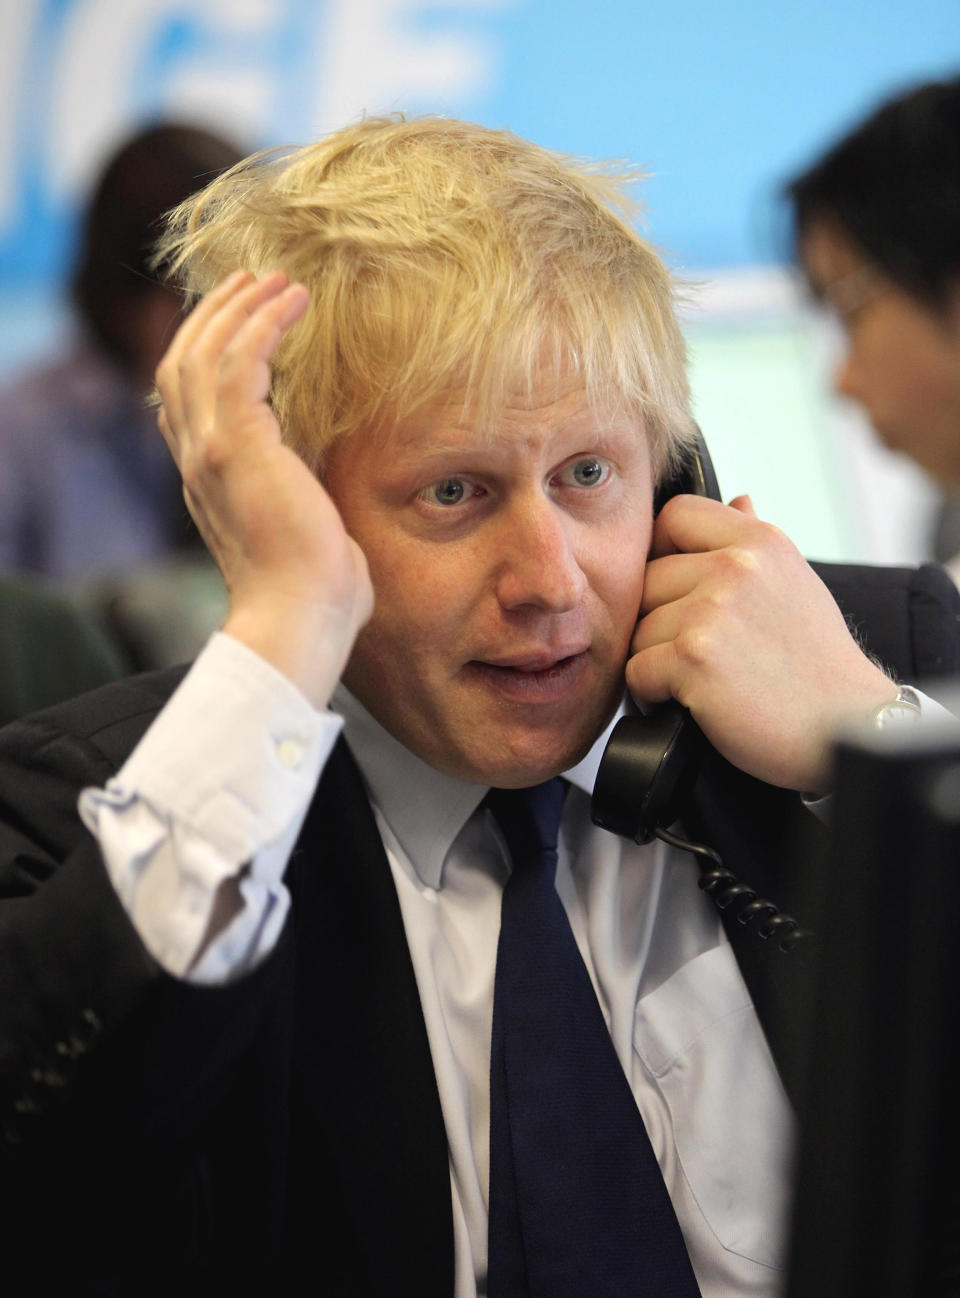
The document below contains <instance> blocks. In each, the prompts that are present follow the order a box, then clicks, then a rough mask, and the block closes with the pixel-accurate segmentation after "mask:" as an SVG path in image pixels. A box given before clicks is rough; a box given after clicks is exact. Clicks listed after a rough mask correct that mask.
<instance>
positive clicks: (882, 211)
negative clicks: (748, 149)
mask: <svg viewBox="0 0 960 1298" xmlns="http://www.w3.org/2000/svg"><path fill="white" fill-rule="evenodd" d="M785 193H786V196H787V199H788V200H789V201H790V202H791V204H792V207H793V228H794V241H795V244H796V245H799V242H800V239H801V238H802V236H803V234H804V231H805V230H806V228H807V227H808V225H809V224H810V223H811V222H812V221H821V220H826V221H829V222H833V223H835V224H836V225H837V226H838V227H839V228H840V230H841V232H842V233H843V234H845V235H847V236H849V238H850V239H851V240H852V241H853V242H854V243H855V244H856V245H857V246H858V247H859V248H860V249H861V250H862V251H863V252H864V253H865V254H866V256H867V257H868V259H869V260H871V261H872V262H874V263H875V264H876V266H877V267H878V268H879V269H880V270H881V271H882V272H883V273H884V274H885V275H886V276H887V277H888V278H889V279H891V280H893V281H894V283H896V284H898V285H899V286H900V287H901V288H903V289H905V290H906V291H907V292H908V293H911V294H913V295H914V297H916V298H918V299H919V300H920V301H922V302H923V303H925V304H926V305H928V306H930V307H932V308H934V309H935V310H941V309H942V308H944V307H945V306H946V305H947V302H948V299H949V296H950V293H951V290H952V289H954V288H955V287H956V285H957V283H958V281H960V77H958V78H954V79H952V80H948V81H937V82H932V83H930V84H928V85H923V86H919V87H916V88H914V89H911V90H909V91H907V92H905V93H904V94H901V95H898V96H897V97H896V98H895V99H891V100H890V101H889V102H887V103H885V104H883V105H882V106H881V107H880V108H878V109H877V110H876V111H875V112H874V113H872V114H871V115H870V116H869V117H868V118H867V119H866V120H865V121H864V122H863V123H862V124H861V125H859V126H858V127H856V129H855V130H853V131H852V132H850V134H848V135H846V136H844V137H843V138H842V139H841V140H839V141H838V142H837V143H836V144H834V145H833V147H832V148H831V149H830V150H829V151H828V152H827V153H826V154H825V155H824V156H823V157H822V158H821V159H820V160H819V161H818V162H816V163H814V164H813V166H811V167H810V168H809V169H808V170H807V171H805V172H803V173H802V174H801V175H799V176H798V177H797V178H796V179H795V180H793V181H792V182H791V183H790V184H789V185H788V186H787V187H786V190H785Z"/></svg>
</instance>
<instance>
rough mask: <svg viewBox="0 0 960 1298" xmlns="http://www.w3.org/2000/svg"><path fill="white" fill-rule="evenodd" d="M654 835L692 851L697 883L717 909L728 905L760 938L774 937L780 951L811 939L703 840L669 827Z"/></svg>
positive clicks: (808, 933) (684, 849)
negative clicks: (697, 863) (690, 839)
mask: <svg viewBox="0 0 960 1298" xmlns="http://www.w3.org/2000/svg"><path fill="white" fill-rule="evenodd" d="M653 832H654V835H655V836H656V837H657V838H659V839H660V840H661V841H662V842H664V843H667V844H669V846H670V847H678V848H680V850H681V851H683V852H693V854H694V855H695V856H697V857H699V858H700V870H701V873H700V878H699V879H698V881H697V883H698V886H699V887H700V888H701V889H702V890H703V891H704V892H705V893H707V894H708V895H709V896H711V897H712V898H713V902H714V905H715V906H716V907H717V909H718V910H720V911H724V910H727V909H728V908H729V907H730V906H733V907H734V908H735V909H734V911H733V914H734V916H735V917H736V919H737V922H738V923H740V924H743V925H745V926H748V927H749V926H751V925H752V926H753V928H752V931H753V932H754V933H756V935H757V936H758V937H759V938H762V939H763V941H765V942H766V941H769V939H770V938H774V939H775V945H776V946H778V947H779V948H780V950H781V951H792V950H793V949H794V948H795V947H797V946H799V945H801V944H802V943H804V942H808V941H810V940H811V939H812V938H813V934H812V933H811V932H810V930H809V929H805V928H801V927H800V925H799V923H798V922H797V920H795V919H794V918H793V916H792V915H786V914H784V912H783V911H781V910H780V908H779V907H778V906H775V905H774V904H773V902H772V901H767V900H766V898H764V897H758V896H757V893H756V890H755V889H754V888H751V887H750V886H749V885H748V884H745V883H741V882H740V881H739V879H737V877H736V875H734V874H731V872H730V871H729V870H728V869H727V867H726V866H725V865H724V864H723V861H722V860H721V859H720V855H719V853H718V852H715V851H714V850H713V848H712V847H706V846H705V845H704V844H703V843H690V842H688V841H687V840H686V839H685V838H680V836H679V835H678V834H672V833H671V832H670V830H669V829H655V830H654V831H653Z"/></svg>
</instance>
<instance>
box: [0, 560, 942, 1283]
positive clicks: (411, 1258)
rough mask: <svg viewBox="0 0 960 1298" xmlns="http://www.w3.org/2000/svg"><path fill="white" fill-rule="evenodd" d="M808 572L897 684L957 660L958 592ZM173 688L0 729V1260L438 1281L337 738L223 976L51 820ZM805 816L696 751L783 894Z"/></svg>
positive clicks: (129, 743) (444, 1249) (444, 1208)
mask: <svg viewBox="0 0 960 1298" xmlns="http://www.w3.org/2000/svg"><path fill="white" fill-rule="evenodd" d="M831 575H832V576H833V577H836V578H837V579H838V583H839V586H840V587H841V588H842V589H841V602H844V603H845V604H846V609H845V611H847V612H848V615H849V616H851V618H853V619H854V620H855V621H856V622H857V623H858V624H859V623H862V624H863V626H864V628H865V629H866V628H867V627H869V635H870V640H871V643H872V644H873V645H874V646H875V648H876V651H877V652H878V653H879V655H880V656H881V657H882V658H884V659H885V660H886V661H888V662H889V663H890V664H891V665H892V666H893V667H894V669H895V670H896V671H897V672H898V674H899V675H900V676H901V677H903V678H904V679H914V680H916V679H921V678H924V677H926V676H927V675H929V674H931V673H937V674H943V673H946V672H952V671H955V670H956V669H957V667H958V636H957V618H958V603H960V601H958V600H957V597H956V593H955V592H954V591H953V588H952V586H950V584H949V582H948V581H947V579H946V578H945V577H943V575H942V574H941V573H939V571H938V570H933V569H927V570H922V571H921V572H920V573H918V574H917V573H913V572H912V570H907V569H904V570H894V571H892V572H890V571H888V572H886V573H885V574H863V573H862V572H860V573H852V572H851V571H850V570H837V571H836V572H835V573H832V574H831ZM871 584H872V589H871ZM854 590H856V594H857V598H856V599H855V598H854ZM865 592H866V594H865ZM875 621H876V628H875V627H874V622H875ZM177 678H178V677H177V675H176V674H175V673H160V674H156V675H151V676H145V677H140V678H135V679H133V680H131V681H128V682H122V683H120V684H118V685H113V686H109V687H107V688H106V689H105V690H100V691H97V692H96V693H94V694H91V695H87V696H85V697H83V698H81V699H78V700H75V701H73V702H72V703H69V704H67V705H64V706H61V707H59V708H57V709H55V710H51V711H49V712H47V713H43V714H40V715H38V716H36V717H33V718H31V719H28V720H27V721H25V722H22V723H19V724H17V725H16V726H13V727H10V728H8V730H6V731H4V732H3V734H2V736H0V820H2V822H3V823H2V825H0V901H2V904H0V1130H2V1140H0V1229H2V1231H3V1238H4V1247H3V1250H2V1262H0V1265H2V1267H3V1274H4V1277H5V1279H8V1280H9V1279H10V1278H11V1277H13V1276H14V1275H16V1272H17V1268H18V1267H19V1266H22V1267H24V1268H29V1273H30V1281H29V1284H30V1292H37V1291H41V1292H42V1291H43V1290H44V1288H45V1287H52V1286H53V1284H58V1285H61V1286H63V1289H64V1291H65V1292H68V1293H70V1294H74V1295H80V1294H94V1293H95V1294H110V1295H124V1298H127V1296H129V1295H140V1294H160V1293H165V1294H167V1293H177V1294H178V1295H191V1294H198V1295H199V1294H201V1293H202V1294H213V1293H221V1292H222V1293H238V1294H243V1293H262V1294H277V1293H285V1292H293V1291H299V1289H300V1288H301V1284H300V1276H301V1274H304V1273H305V1274H306V1276H307V1277H309V1281H308V1282H309V1284H310V1287H311V1289H312V1290H313V1291H314V1292H316V1293H318V1294H323V1293H329V1294H331V1295H338V1296H339V1295H363V1296H365V1298H366V1296H368V1295H383V1294H391V1295H406V1294H409V1295H416V1296H417V1298H432V1296H434V1295H436V1298H449V1296H450V1294H451V1293H452V1287H453V1244H452V1226H451V1208H450V1191H449V1173H448V1163H447V1148H446V1138H445V1133H444V1128H443V1120H442V1114H441V1110H440V1102H439V1096H438V1093H437V1087H436V1082H435V1079H434V1075H433V1070H432V1066H431V1061H430V1052H429V1046H428V1042H427V1036H426V1029H425V1026H424V1022H423V1016H422V1013H421V1010H420V1004H419V998H418V993H417V988H416V982H415V979H414V974H413V968H412V964H411V960H410V955H409V952H408V949H407V945H406V940H405V937H404V932H403V925H402V921H401V916H400V909H399V903H398V900H397V897H396V893H395V890H394V887H393V883H392V878H391V876H390V872H389V867H388V866H387V864H386V860H385V858H384V854H383V849H382V845H381V843H380V839H379V835H378V833H377V830H376V826H375V824H374V821H373V817H372V813H371V811H370V807H369V805H368V803H367V800H366V797H365V795H364V792H363V788H362V784H361V781H360V777H359V774H358V772H357V770H356V767H355V766H354V763H353V761H352V758H351V757H350V755H349V753H348V751H347V750H346V747H345V745H343V744H342V743H341V744H340V745H339V746H338V748H337V749H336V750H335V752H334V754H333V756H332V758H331V760H330V762H329V764H328V766H327V768H326V770H325V772H324V775H323V778H322V780H321V782H320V786H319V788H318V791H317V794H316V796H315V798H314V801H313V803H312V806H311V809H310V813H309V815H308V817H307V820H306V823H305V826H304V830H303V832H302V834H301V837H300V839H299V842H298V844H297V848H296V850H295V852H294V854H293V857H292V859H291V862H290V865H289V868H288V875H287V878H288V881H289V883H290V886H291V890H292V892H293V897H294V905H293V908H292V912H291V919H290V921H289V923H288V924H287V926H286V929H285V931H284V934H283V936H282V938H281V940H280V942H279V944H278V947H277V949H276V951H275V952H274V953H273V954H272V955H271V956H270V957H269V958H268V959H267V960H266V961H265V962H264V963H263V964H262V965H261V966H260V967H258V969H257V970H256V971H255V972H254V973H253V974H251V975H249V976H248V977H246V978H244V979H242V980H240V981H239V982H238V983H235V984H232V985H230V986H227V987H217V988H200V987H193V986H189V985H186V984H183V983H180V982H178V981H177V980H175V979H173V978H170V977H168V976H167V975H165V974H164V973H162V972H161V971H160V970H159V969H158V968H157V967H156V965H155V964H154V962H153V961H152V960H151V958H150V957H149V955H148V954H147V953H146V952H145V951H144V949H143V947H142V945H141V943H140V942H139V939H138V938H137V936H136V933H135V932H134V930H133V929H132V927H131V925H130V923H129V921H128V919H127V917H126V914H125V912H124V911H123V908H122V906H121V905H120V903H119V901H118V900H117V898H116V896H115V895H114V892H113V889H112V887H111V885H110V883H109V881H108V879H107V877H106V874H105V872H104V870H103V866H102V863H101V861H100V858H99V854H98V852H97V850H96V848H95V846H94V844H93V842H92V840H90V838H89V836H88V835H87V834H86V832H85V831H84V830H83V829H82V827H81V826H80V824H79V822H78V820H77V817H76V813H75V803H76V796H77V792H78V790H79V789H80V788H81V787H82V786H83V785H85V784H89V783H102V782H104V781H105V780H106V779H107V778H108V777H109V776H110V775H111V774H112V773H113V772H114V771H115V770H116V769H117V767H118V766H119V765H120V764H121V762H122V761H123V759H124V758H125V757H126V755H127V754H128V752H129V751H130V749H131V748H132V747H133V745H134V744H135V743H136V742H137V740H138V739H139V737H140V736H141V734H142V733H143V731H144V730H145V729H146V727H147V726H148V725H149V723H150V721H151V720H152V719H153V717H154V716H155V715H156V712H157V710H158V709H159V708H160V707H161V706H162V705H163V703H164V701H165V700H166V698H167V697H168V695H169V693H170V690H171V689H172V687H173V686H174V684H175V683H176V680H177ZM811 820H812V817H810V816H809V814H808V813H805V812H803V811H802V809H801V808H800V806H799V800H798V799H797V798H796V797H795V796H794V795H791V794H787V793H783V792H782V791H779V790H773V789H770V788H768V787H767V786H765V785H762V784H760V783H759V782H757V781H755V780H751V779H749V777H747V776H744V775H742V774H741V773H740V772H737V771H734V770H733V769H732V768H730V767H729V766H728V765H727V764H726V763H725V762H723V761H722V759H720V758H718V757H716V755H713V756H712V757H711V758H710V760H709V762H708V764H707V768H706V769H705V770H704V772H703V775H702V777H701V779H700V781H699V784H698V787H697V792H696V794H695V797H694V800H693V803H692V805H691V807H690V810H689V815H688V821H689V824H690V826H691V828H692V829H693V830H695V832H696V833H697V834H700V835H701V836H702V837H703V838H705V839H707V840H708V841H710V842H712V843H714V844H715V845H716V846H717V847H718V848H719V849H720V851H721V852H722V853H723V854H724V858H725V860H726V861H727V863H728V864H730V865H731V867H732V868H734V869H735V870H736V871H737V873H738V874H739V875H741V876H742V877H743V878H745V879H748V880H749V881H750V882H751V883H753V884H754V885H755V886H759V887H760V888H761V889H762V890H763V891H764V892H766V893H769V894H770V895H771V896H773V897H774V899H775V900H776V901H777V902H778V904H779V905H781V906H782V907H784V908H787V909H789V908H790V906H791V905H792V896H791V893H792V888H791V884H792V879H791V875H790V871H789V868H788V867H787V866H786V865H785V864H784V863H785V862H786V861H787V860H788V859H789V857H790V852H789V850H788V849H789V848H790V846H791V845H792V840H793V839H794V837H795V836H796V835H798V834H800V833H801V832H802V833H804V834H805V833H807V832H808V829H809V828H810V827H809V826H808V825H807V822H809V821H811ZM813 832H814V834H816V827H815V826H814V827H813ZM328 862H337V863H338V868H337V869H334V870H327V869H325V868H324V864H325V863H328ZM341 862H343V863H345V868H340V863H341ZM731 936H732V938H733V940H734V942H735V945H736V949H737V951H738V955H739V956H740V958H741V963H742V967H743V968H744V970H745V973H746V976H747V978H748V981H749V983H750V985H751V990H752V991H753V994H754V996H755V999H756V1002H757V1005H758V1008H759V1009H760V1012H761V1016H762V1019H763V1021H764V1025H765V1028H766V1030H767V1032H768V1036H769V1037H770V1040H771V1043H772V1045H773V1047H774V1050H775V1053H776V1054H777V1057H778V1062H780V1064H781V1068H782V1070H783V1072H784V1076H785V1080H786V1081H787V1083H788V1086H793V1085H794V1082H795V1079H796V1077H797V1076H798V1075H799V1069H798V1066H797V1065H798V1060H797V1058H796V1057H795V1052H794V1053H793V1054H792V1053H791V1041H792V1036H793V1035H795V1034H793V1032H792V1029H789V1030H788V1031H787V1032H786V1033H784V1032H782V1031H781V1030H780V1027H779V1025H778V1023H777V1021H776V1020H777V1014H776V1012H777V1011H778V1010H779V1008H780V1005H781V999H780V997H781V993H780V992H778V990H777V988H778V986H781V985H785V986H787V988H788V992H789V996H790V998H791V999H792V998H793V997H794V996H795V994H796V988H795V985H794V984H795V983H796V980H797V979H798V977H799V975H798V974H797V972H796V971H797V970H799V969H801V967H802V964H803V961H802V960H801V959H798V960H792V957H791V956H789V955H784V954H783V953H780V952H777V951H767V950H762V949H761V948H762V945H763V944H762V943H760V942H759V940H758V939H757V938H756V936H755V935H753V934H745V933H744V932H743V931H740V932H736V931H735V932H733V933H732V934H731ZM791 961H792V963H791ZM800 1063H801V1064H802V1060H801V1061H800ZM213 1277H216V1278H215V1279H214V1278H213ZM271 1277H272V1278H271ZM277 1277H279V1279H278V1278H277ZM11 1292H14V1293H15V1292H17V1290H16V1288H15V1287H14V1288H12V1289H11Z"/></svg>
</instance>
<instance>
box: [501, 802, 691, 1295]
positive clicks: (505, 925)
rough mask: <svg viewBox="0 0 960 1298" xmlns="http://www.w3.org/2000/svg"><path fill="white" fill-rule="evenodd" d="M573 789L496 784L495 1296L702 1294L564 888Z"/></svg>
mask: <svg viewBox="0 0 960 1298" xmlns="http://www.w3.org/2000/svg"><path fill="white" fill-rule="evenodd" d="M565 792H566V786H565V785H564V783H563V781H562V780H560V779H555V780H549V781H548V782H547V783H546V784H541V785H537V786H536V787H535V788H532V789H515V790H514V789H491V791H490V793H489V794H488V795H487V803H486V805H487V806H488V807H490V809H491V810H492V811H493V814H494V815H495V817H496V819H497V821H498V823H499V825H500V827H501V830H502V832H503V835H504V838H505V839H506V841H507V846H508V847H509V849H510V855H511V858H512V861H513V871H512V873H511V876H510V878H509V880H508V881H507V885H506V887H505V888H504V892H503V904H502V910H501V922H500V944H499V947H498V949H497V972H496V981H495V987H494V1001H493V1042H492V1050H491V1060H490V1225H489V1253H488V1269H487V1294H488V1298H699V1294H700V1290H699V1289H698V1287H697V1282H696V1279H695V1278H694V1274H693V1269H692V1267H691V1265H690V1259H689V1257H688V1256H687V1250H686V1246H685V1245H684V1242H683V1236H682V1235H681V1233H680V1227H679V1225H678V1223H677V1218H676V1214H675V1213H674V1211H673V1205H672V1204H671V1202H670V1198H669V1196H668V1194H667V1190H666V1186H665V1185H664V1182H663V1176H662V1174H661V1172H660V1168H659V1165H658V1163H657V1160H656V1156H655V1154H654V1152H653V1148H652V1146H651V1144H650V1138H649V1136H648V1135H647V1131H646V1128H645V1127H644V1125H643V1119H642V1118H641V1116H640V1112H639V1110H638V1109H637V1106H636V1103H635V1101H634V1098H633V1095H632V1093H631V1091H630V1087H629V1084H628V1082H627V1079H626V1077H625V1076H624V1072H623V1069H622V1068H621V1066H620V1061H619V1060H618V1059H617V1056H616V1052H615V1051H614V1049H613V1043H612V1042H611V1040H610V1034H609V1032H608V1031H607V1026H606V1023H605V1022H604V1019H603V1014H602V1013H601V1010H600V1006H599V1004H598V1003H597V998H596V995H595V994H594V991H593V986H592V984H591V982H590V975H589V974H588V973H587V969H586V966H585V965H584V963H583V960H582V959H581V957H580V952H579V951H578V950H577V944H576V941H575V939H574V936H573V933H572V931H571V928H570V922H569V920H568V919H567V914H566V911H565V910H564V908H563V905H562V903H561V901H560V898H559V897H558V896H557V891H556V887H555V879H556V868H557V837H558V833H559V827H560V814H561V811H562V810H563V799H564V794H565Z"/></svg>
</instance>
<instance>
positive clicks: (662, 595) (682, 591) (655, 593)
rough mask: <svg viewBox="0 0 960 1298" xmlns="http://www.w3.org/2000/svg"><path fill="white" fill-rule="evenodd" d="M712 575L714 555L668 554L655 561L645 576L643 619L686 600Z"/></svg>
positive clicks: (652, 560)
mask: <svg viewBox="0 0 960 1298" xmlns="http://www.w3.org/2000/svg"><path fill="white" fill-rule="evenodd" d="M710 573H711V567H710V556H706V555H703V554H668V555H664V556H663V557H662V558H660V559H651V560H650V562H649V563H648V564H647V567H646V571H645V573H644V576H643V595H642V596H641V600H640V613H641V616H644V615H646V614H649V613H651V612H652V611H653V610H654V609H657V608H661V607H662V606H663V605H665V604H672V603H675V602H676V601H677V600H680V599H683V597H684V596H685V595H689V593H690V592H691V591H692V590H694V589H695V588H696V587H697V586H698V585H700V583H701V582H703V581H704V580H705V579H706V578H707V577H708V576H709V575H710Z"/></svg>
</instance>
